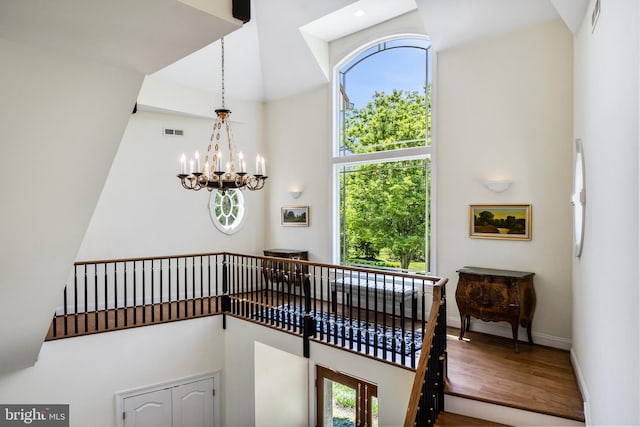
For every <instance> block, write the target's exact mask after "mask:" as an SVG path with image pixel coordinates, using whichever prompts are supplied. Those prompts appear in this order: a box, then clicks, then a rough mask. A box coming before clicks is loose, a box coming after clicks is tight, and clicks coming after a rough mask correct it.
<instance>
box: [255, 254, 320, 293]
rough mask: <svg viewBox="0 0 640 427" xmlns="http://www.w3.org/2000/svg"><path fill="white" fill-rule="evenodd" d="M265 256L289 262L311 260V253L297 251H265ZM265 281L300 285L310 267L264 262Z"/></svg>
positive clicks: (294, 263) (289, 263) (280, 262)
mask: <svg viewBox="0 0 640 427" xmlns="http://www.w3.org/2000/svg"><path fill="white" fill-rule="evenodd" d="M264 256H267V257H275V258H285V259H289V260H304V261H307V260H308V259H309V252H307V251H301V250H297V249H265V250H264ZM262 268H263V272H264V275H265V279H267V280H268V281H273V282H276V283H285V284H289V285H291V284H295V285H298V286H299V285H300V284H301V283H302V281H303V280H304V277H305V275H306V274H307V273H308V267H307V266H306V265H303V264H299V263H296V262H291V261H272V260H264V261H263V264H262Z"/></svg>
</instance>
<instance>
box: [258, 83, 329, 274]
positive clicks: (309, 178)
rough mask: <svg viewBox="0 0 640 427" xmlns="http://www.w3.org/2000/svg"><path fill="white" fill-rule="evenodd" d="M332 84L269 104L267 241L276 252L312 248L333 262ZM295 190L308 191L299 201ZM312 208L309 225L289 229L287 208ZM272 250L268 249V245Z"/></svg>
mask: <svg viewBox="0 0 640 427" xmlns="http://www.w3.org/2000/svg"><path fill="white" fill-rule="evenodd" d="M328 87H329V86H328V85H326V86H322V87H320V88H318V89H314V90H311V91H308V92H306V93H302V94H299V95H295V96H292V97H289V98H285V99H282V100H278V101H274V102H271V103H269V104H268V106H267V108H266V114H265V127H266V132H267V134H266V140H267V146H268V150H269V151H268V157H269V159H270V160H269V168H270V170H271V172H269V171H267V172H269V175H270V178H269V184H268V185H269V188H268V199H267V201H266V204H265V212H264V215H265V218H266V222H265V241H266V246H268V247H271V248H288V249H299V250H308V251H309V259H310V260H313V261H320V262H330V261H331V196H330V195H331V190H330V188H331V180H332V177H331V163H330V156H331V127H330V123H331V121H330V117H331V109H330V103H329V99H330V98H331V97H330V91H329V89H328ZM292 188H300V189H302V190H303V193H302V195H301V196H300V197H299V198H298V199H293V198H292V197H291V196H290V195H289V190H290V189H292ZM298 205H305V206H309V227H285V226H282V225H281V223H280V208H281V207H282V206H298ZM265 248H266V247H265Z"/></svg>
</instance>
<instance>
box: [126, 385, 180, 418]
mask: <svg viewBox="0 0 640 427" xmlns="http://www.w3.org/2000/svg"><path fill="white" fill-rule="evenodd" d="M124 413H125V416H124V426H125V427H171V390H168V389H165V390H158V391H154V392H151V393H145V394H141V395H138V396H132V397H128V398H126V399H124Z"/></svg>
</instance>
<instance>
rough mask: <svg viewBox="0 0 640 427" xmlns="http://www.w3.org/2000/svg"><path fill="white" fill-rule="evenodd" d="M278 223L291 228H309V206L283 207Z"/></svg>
mask: <svg viewBox="0 0 640 427" xmlns="http://www.w3.org/2000/svg"><path fill="white" fill-rule="evenodd" d="M280 223H281V224H282V225H286V226H293V227H308V226H309V206H283V207H281V208H280Z"/></svg>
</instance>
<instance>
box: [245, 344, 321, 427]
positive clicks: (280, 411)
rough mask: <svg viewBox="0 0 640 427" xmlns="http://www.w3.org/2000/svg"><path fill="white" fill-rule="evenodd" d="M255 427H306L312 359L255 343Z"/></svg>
mask: <svg viewBox="0 0 640 427" xmlns="http://www.w3.org/2000/svg"><path fill="white" fill-rule="evenodd" d="M254 366H255V371H254V372H255V384H256V386H255V390H254V393H255V399H256V400H255V402H256V424H255V425H256V427H274V426H300V427H304V426H306V425H307V420H308V419H309V401H308V391H309V382H308V378H309V375H308V373H309V359H306V358H304V357H300V356H297V355H294V354H290V353H287V352H286V351H282V350H278V349H277V348H273V347H271V346H268V345H264V344H262V343H260V342H258V341H256V342H255V360H254Z"/></svg>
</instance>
